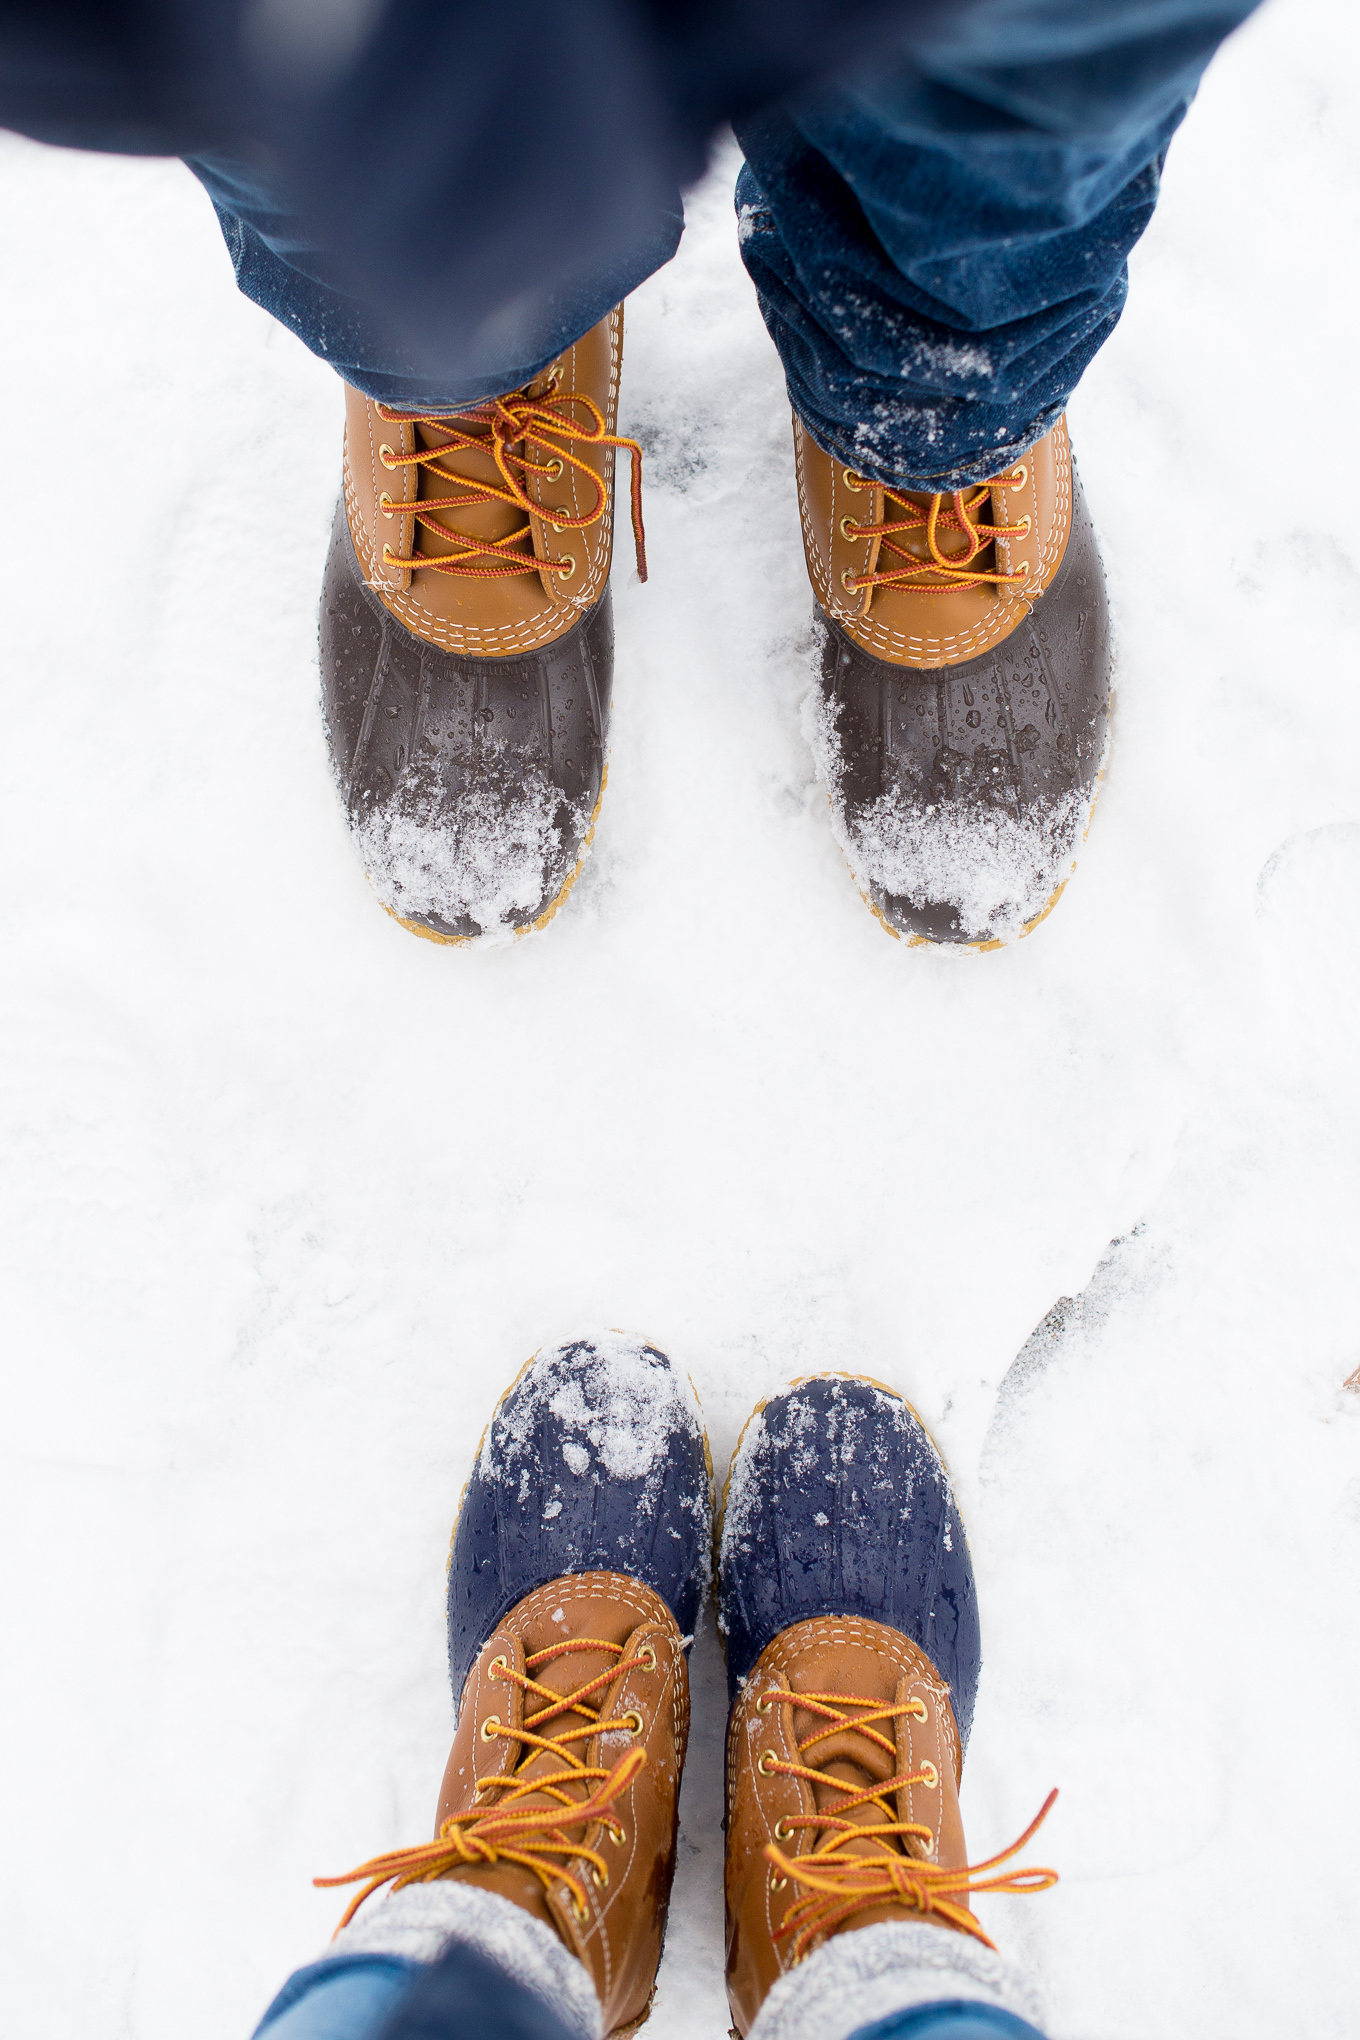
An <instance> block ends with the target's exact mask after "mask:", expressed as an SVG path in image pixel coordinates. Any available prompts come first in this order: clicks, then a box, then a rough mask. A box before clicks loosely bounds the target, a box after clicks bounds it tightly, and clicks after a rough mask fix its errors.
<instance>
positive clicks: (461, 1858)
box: [312, 1636, 656, 1934]
mask: <svg viewBox="0 0 1360 2040" xmlns="http://www.w3.org/2000/svg"><path fill="white" fill-rule="evenodd" d="M626 1648H627V1646H625V1645H624V1644H621V1643H605V1642H601V1641H600V1639H599V1638H597V1637H589V1636H587V1637H576V1638H573V1639H572V1640H571V1641H570V1642H568V1643H558V1644H554V1645H552V1647H551V1648H550V1649H548V1650H540V1651H537V1652H535V1653H534V1655H533V1656H532V1657H527V1658H526V1659H525V1661H524V1670H523V1671H522V1672H520V1671H517V1670H516V1668H515V1667H514V1666H513V1665H512V1664H511V1663H510V1661H509V1660H508V1658H504V1657H498V1658H493V1660H492V1662H491V1666H490V1669H489V1672H488V1677H489V1678H492V1679H505V1680H507V1681H508V1682H509V1683H510V1684H511V1685H515V1686H518V1687H519V1688H520V1689H521V1691H522V1692H523V1694H524V1704H525V1707H526V1709H527V1707H528V1704H529V1697H530V1695H531V1694H532V1695H534V1696H536V1697H537V1698H539V1699H542V1700H543V1701H545V1702H546V1703H547V1704H546V1705H545V1706H543V1707H541V1708H540V1709H539V1710H538V1712H537V1713H536V1714H532V1715H530V1714H528V1713H526V1715H525V1718H524V1723H523V1726H522V1727H520V1728H511V1727H510V1725H509V1724H508V1723H506V1722H502V1721H501V1720H500V1718H499V1717H498V1716H497V1715H494V1714H491V1715H488V1716H487V1718H486V1720H485V1721H484V1722H483V1723H482V1726H481V1731H480V1733H481V1736H482V1739H483V1741H484V1742H509V1743H514V1744H516V1745H517V1746H518V1749H519V1755H518V1756H517V1757H516V1759H515V1761H514V1763H513V1764H512V1765H511V1766H510V1768H509V1769H508V1770H507V1771H506V1772H505V1773H503V1774H502V1775H499V1776H496V1777H491V1778H483V1779H482V1781H481V1784H480V1785H479V1786H478V1788H477V1790H476V1792H475V1793H474V1795H473V1797H474V1799H480V1798H481V1797H482V1796H483V1795H484V1794H485V1793H487V1792H489V1791H490V1790H491V1789H492V1788H493V1787H497V1786H498V1787H500V1788H501V1789H502V1791H503V1793H504V1797H503V1798H501V1799H499V1800H498V1801H497V1803H496V1804H495V1805H494V1806H492V1807H487V1808H483V1809H481V1810H479V1809H478V1808H477V1807H475V1806H473V1807H470V1808H469V1809H468V1811H467V1812H465V1813H454V1814H450V1816H449V1818H448V1819H447V1820H446V1821H445V1822H444V1823H443V1825H442V1826H441V1828H440V1830H439V1833H438V1835H437V1836H436V1837H435V1839H434V1841H432V1842H422V1843H418V1844H417V1845H416V1846H415V1847H413V1848H409V1849H391V1850H389V1851H388V1852H387V1853H386V1854H385V1855H382V1856H373V1857H371V1858H370V1860H369V1861H368V1862H367V1863H360V1864H359V1866H358V1868H357V1869H354V1870H347V1871H346V1872H345V1873H344V1875H343V1876H341V1877H314V1878H313V1879H312V1882H313V1883H314V1884H316V1885H318V1886H320V1887H322V1888H328V1887H330V1886H334V1885H342V1884H356V1883H358V1882H359V1881H360V1880H361V1879H363V1880H366V1881H365V1882H364V1888H363V1890H362V1891H361V1892H359V1894H358V1895H357V1897H355V1898H354V1899H352V1900H351V1902H350V1904H349V1906H348V1908H347V1909H346V1912H345V1916H344V1918H343V1919H342V1920H341V1922H340V1926H339V1927H337V1928H336V1930H335V1931H336V1933H337V1934H338V1933H339V1932H340V1930H341V1928H342V1927H347V1926H348V1925H349V1923H350V1921H351V1920H352V1919H353V1918H354V1915H355V1913H356V1912H357V1911H358V1910H359V1907H360V1906H361V1905H362V1904H363V1902H364V1900H365V1899H366V1898H370V1897H371V1896H372V1894H373V1893H374V1892H375V1891H377V1890H378V1889H379V1887H380V1886H381V1885H384V1884H388V1883H390V1884H391V1886H392V1889H393V1890H394V1891H400V1890H401V1888H402V1886H403V1885H405V1884H425V1883H429V1882H430V1881H431V1880H432V1879H434V1878H438V1877H446V1876H447V1875H448V1874H449V1872H450V1871H452V1870H457V1869H459V1868H461V1867H462V1866H464V1865H468V1864H492V1863H501V1862H504V1863H518V1864H519V1865H520V1866H521V1867H522V1868H523V1869H525V1870H530V1871H532V1872H533V1874H534V1876H535V1877H537V1878H538V1880H539V1883H540V1884H541V1885H542V1886H543V1889H544V1891H545V1892H547V1891H548V1890H550V1888H551V1887H552V1885H553V1884H554V1883H556V1882H560V1883H563V1884H565V1885H566V1886H567V1889H568V1891H569V1892H570V1894H571V1902H572V1906H573V1908H574V1910H575V1912H576V1916H577V1918H578V1919H584V1918H585V1916H586V1891H585V1886H584V1885H583V1884H582V1883H581V1880H580V1878H579V1877H577V1876H576V1875H575V1874H574V1873H573V1872H572V1870H570V1869H569V1868H568V1864H569V1863H570V1862H571V1861H572V1860H573V1859H574V1858H582V1859H584V1861H585V1862H586V1863H588V1864H589V1866H590V1875H591V1877H592V1879H593V1881H594V1883H595V1884H596V1886H597V1887H598V1888H599V1889H600V1890H604V1889H605V1887H606V1886H607V1885H608V1883H609V1865H608V1864H607V1863H606V1862H605V1859H604V1857H603V1856H602V1855H600V1853H599V1851H598V1850H595V1849H586V1848H583V1847H582V1846H581V1843H580V1842H579V1841H573V1840H572V1839H571V1835H572V1832H573V1831H575V1832H577V1833H579V1832H580V1831H581V1830H582V1829H584V1828H586V1827H588V1826H589V1825H590V1823H591V1822H592V1821H597V1820H598V1821H603V1822H604V1824H605V1827H606V1830H607V1832H608V1833H609V1836H610V1839H611V1840H612V1841H614V1842H616V1843H619V1844H622V1843H623V1841H624V1840H625V1839H626V1838H625V1835H624V1831H623V1829H622V1827H621V1826H620V1825H619V1823H618V1821H617V1820H612V1819H611V1818H610V1817H609V1816H610V1808H611V1807H612V1806H613V1805H614V1802H615V1801H616V1800H617V1799H618V1798H619V1796H620V1794H621V1793H623V1792H625V1791H626V1790H627V1789H628V1787H629V1785H630V1784H631V1783H632V1781H633V1779H634V1778H635V1777H636V1776H637V1774H638V1772H639V1771H640V1770H642V1768H643V1766H644V1765H645V1764H646V1762H647V1755H646V1752H645V1751H644V1750H628V1751H626V1752H625V1754H624V1755H623V1756H622V1757H621V1758H620V1759H619V1761H618V1763H617V1764H615V1765H614V1767H613V1769H612V1770H605V1769H603V1768H602V1767H601V1766H599V1765H594V1764H587V1763H585V1762H584V1761H583V1759H582V1758H581V1757H580V1756H579V1755H578V1753H577V1752H576V1751H575V1750H574V1749H572V1747H571V1745H572V1744H573V1743H581V1742H589V1741H590V1740H591V1738H592V1737H593V1736H597V1735H602V1734H604V1733H605V1732H606V1731H607V1730H609V1729H627V1730H628V1731H629V1733H630V1734H632V1735H634V1736H637V1735H640V1734H641V1733H642V1731H643V1728H644V1726H645V1724H644V1722H643V1719H642V1716H641V1715H640V1714H638V1713H637V1712H636V1711H630V1712H629V1713H627V1714H624V1715H621V1716H619V1717H618V1718H617V1719H616V1718H614V1717H612V1716H611V1717H609V1718H607V1719H606V1718H602V1716H601V1713H600V1711H599V1710H598V1708H596V1707H593V1706H592V1705H591V1704H590V1703H591V1698H592V1696H593V1695H596V1694H598V1693H599V1692H600V1691H601V1689H602V1688H604V1687H606V1686H611V1685H613V1684H614V1682H615V1680H617V1679H619V1678H620V1677H622V1675H623V1674H624V1673H625V1672H627V1671H631V1670H632V1669H633V1667H634V1666H639V1667H641V1668H642V1669H644V1670H647V1671H652V1670H655V1667H656V1653H655V1651H654V1650H653V1649H652V1648H651V1646H650V1645H644V1646H643V1647H642V1649H641V1650H640V1651H639V1652H638V1653H637V1654H635V1655H630V1656H627V1657H625V1655H624V1654H625V1650H626ZM578 1651H593V1652H596V1653H601V1652H602V1653H604V1654H605V1655H606V1656H608V1657H611V1658H614V1659H616V1660H617V1659H623V1660H624V1661H623V1662H622V1663H617V1662H616V1663H614V1664H611V1665H607V1666H606V1667H605V1669H604V1671H602V1672H600V1673H599V1674H598V1675H597V1676H596V1677H595V1678H593V1679H587V1680H586V1681H585V1683H584V1684H583V1685H581V1686H578V1687H576V1688H575V1689H574V1691H572V1692H570V1693H567V1694H561V1693H558V1692H555V1691H554V1689H553V1688H552V1687H551V1686H545V1685H543V1684H542V1683H541V1682H540V1681H539V1680H538V1679H536V1678H535V1677H534V1676H533V1674H534V1673H535V1672H536V1671H541V1670H542V1669H543V1668H544V1667H545V1666H546V1665H548V1664H550V1663H551V1662H552V1661H553V1660H554V1659H556V1658H561V1657H567V1656H570V1655H571V1654H572V1653H573V1652H578ZM572 1716H579V1720H577V1721H573V1720H571V1719H570V1718H569V1717H572ZM554 1721H556V1722H560V1723H561V1726H560V1727H559V1728H558V1729H557V1731H556V1733H554V1734H546V1733H544V1731H545V1730H546V1729H547V1727H548V1725H549V1724H550V1723H552V1722H554ZM545 1754H546V1755H547V1756H548V1757H549V1758H550V1759H553V1760H555V1761H556V1762H557V1763H558V1764H560V1766H561V1768H560V1769H553V1768H552V1765H551V1763H550V1764H549V1766H548V1768H547V1769H545V1770H540V1771H537V1772H535V1773H533V1775H528V1776H526V1775H525V1774H526V1771H527V1770H528V1769H529V1767H530V1766H532V1765H533V1764H534V1763H536V1761H537V1759H538V1758H539V1757H540V1756H541V1755H545ZM583 1786H585V1787H587V1788H589V1787H593V1788H594V1789H593V1790H587V1791H586V1793H585V1795H584V1796H582V1792H581V1788H582V1787H583ZM531 1798H532V1799H536V1800H541V1799H547V1800H549V1801H550V1802H552V1803H550V1804H549V1805H546V1806H544V1805H533V1806H531V1805H528V1804H527V1803H526V1802H527V1801H528V1800H530V1799H531ZM562 1808H565V1809H567V1812H568V1814H569V1816H570V1817H569V1818H564V1817H563V1814H562V1812H561V1811H560V1809H562Z"/></svg>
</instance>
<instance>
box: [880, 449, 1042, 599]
mask: <svg viewBox="0 0 1360 2040" xmlns="http://www.w3.org/2000/svg"><path fill="white" fill-rule="evenodd" d="M844 478H845V482H846V486H847V487H848V488H851V489H872V488H873V487H874V486H875V484H874V483H873V482H869V481H865V479H864V478H863V476H862V475H855V474H852V473H851V472H850V470H849V468H847V469H846V470H845V477H844ZM1025 479H1026V470H1025V469H1024V468H1023V467H1018V468H1013V469H1011V470H1010V471H1009V472H1008V473H1007V474H1005V475H994V476H993V477H992V479H991V480H990V481H987V482H979V483H978V484H977V486H976V487H975V488H969V489H958V490H956V491H955V492H954V494H953V495H951V496H949V497H948V498H946V497H945V496H944V495H938V496H929V497H927V498H925V500H924V501H917V500H916V499H915V498H914V497H912V496H910V495H908V494H907V492H906V491H905V490H903V489H890V488H888V487H886V486H884V489H883V500H884V509H885V511H886V510H887V509H888V507H889V506H890V505H891V506H892V508H893V509H894V510H898V511H900V512H901V513H902V514H901V515H900V516H898V517H893V516H888V515H885V517H884V520H883V522H882V523H881V524H859V523H857V522H856V520H855V519H854V518H853V517H843V518H842V519H841V534H842V536H843V537H845V538H848V539H852V540H853V539H857V538H876V539H878V540H879V541H880V544H879V549H878V565H877V566H876V567H875V569H874V571H873V572H872V573H865V574H852V573H850V572H849V571H848V570H847V572H846V573H845V574H844V575H842V577H841V578H842V582H843V584H844V586H845V587H846V588H847V589H848V590H849V591H850V592H851V593H854V594H858V593H860V592H861V591H862V590H863V589H865V588H908V589H910V590H911V591H912V593H913V594H917V595H943V594H946V593H948V592H951V591H954V592H956V591H958V590H959V589H962V588H982V587H992V588H1016V587H1019V586H1020V585H1021V583H1022V582H1023V581H1024V580H1025V579H1026V577H1027V576H1028V574H1029V561H1028V560H1022V561H1021V563H1020V565H1019V566H1018V567H1017V568H1016V569H1015V571H1014V572H1013V573H1009V574H1003V573H1001V572H1000V571H999V569H997V568H996V567H995V566H993V567H992V568H991V569H990V570H989V569H986V568H984V567H983V565H982V556H983V554H984V553H985V552H986V550H987V547H988V546H989V545H991V544H993V542H994V541H995V540H996V539H998V538H1028V536H1029V534H1030V530H1031V521H1030V519H1029V517H1028V516H1025V517H1022V518H1021V520H1020V522H1019V523H1018V524H984V523H983V522H982V512H983V508H984V506H985V505H986V504H987V503H988V501H989V500H990V495H991V491H992V489H994V488H1000V487H1002V486H1005V487H1008V488H1015V489H1018V488H1020V487H1022V486H1023V484H1024V482H1025ZM946 501H948V503H949V505H950V507H949V508H948V509H946V508H945V507H944V506H945V503H946ZM946 532H949V533H955V534H957V535H958V536H960V537H961V538H962V539H963V545H962V547H961V548H959V549H958V550H957V551H951V552H946V551H945V550H944V548H943V546H942V545H941V544H940V538H941V535H942V534H943V533H946ZM922 533H924V535H925V541H926V550H927V552H928V554H929V557H928V558H926V559H922V557H921V556H920V554H919V553H914V552H912V551H911V549H910V547H909V546H907V545H904V544H903V543H901V541H902V540H903V539H905V538H907V537H910V536H913V535H915V536H919V535H921V534H922ZM884 553H888V554H890V555H891V561H890V563H889V564H888V565H887V566H884V564H883V555H884Z"/></svg>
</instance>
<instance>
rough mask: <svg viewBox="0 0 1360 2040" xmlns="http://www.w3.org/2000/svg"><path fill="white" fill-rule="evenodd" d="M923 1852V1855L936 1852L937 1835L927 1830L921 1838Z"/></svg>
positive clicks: (930, 1854)
mask: <svg viewBox="0 0 1360 2040" xmlns="http://www.w3.org/2000/svg"><path fill="white" fill-rule="evenodd" d="M921 1854H922V1855H923V1856H933V1855H934V1854H935V1837H934V1835H933V1834H931V1833H930V1832H927V1833H926V1834H925V1835H924V1836H923V1837H922V1838H921Z"/></svg>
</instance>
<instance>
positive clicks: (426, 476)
mask: <svg viewBox="0 0 1360 2040" xmlns="http://www.w3.org/2000/svg"><path fill="white" fill-rule="evenodd" d="M450 424H451V425H456V427H457V430H458V431H460V432H465V433H466V434H467V435H468V436H469V437H470V438H475V439H478V440H485V442H486V447H487V450H486V452H485V453H483V452H482V450H481V448H480V446H478V447H475V448H474V447H466V446H454V445H453V444H452V442H451V440H450V437H449V432H448V431H447V430H445V429H444V428H442V427H440V426H438V425H426V424H418V425H417V426H416V428H415V433H416V443H417V445H418V446H420V447H421V448H423V449H424V450H425V451H427V452H430V453H438V454H439V456H440V460H439V466H438V467H437V468H436V467H429V466H425V467H422V468H421V469H420V495H419V500H420V501H421V502H422V503H425V502H428V501H429V500H430V498H431V497H432V496H456V495H458V494H459V493H460V490H459V486H458V485H459V482H460V481H472V482H488V483H490V484H491V485H492V486H493V487H495V488H498V489H503V488H504V487H505V477H504V476H503V475H502V474H501V472H500V469H499V468H498V467H497V466H496V461H495V456H494V454H493V453H492V452H491V427H490V426H489V425H479V424H467V423H464V422H461V421H458V420H450ZM444 449H447V450H444ZM511 471H512V473H513V472H515V470H513V469H512V470H511ZM430 516H431V521H432V522H434V523H436V524H439V525H441V526H442V527H443V529H444V530H445V531H447V532H449V533H450V534H451V536H452V537H454V538H455V539H456V538H459V537H463V538H502V539H503V538H509V537H510V535H511V533H512V532H515V531H518V530H520V529H522V527H523V526H524V525H525V524H526V523H527V522H528V519H527V517H526V515H525V513H524V511H522V510H521V509H520V508H519V507H518V505H517V504H513V503H499V502H484V503H468V504H464V505H463V506H462V507H460V508H459V509H457V510H435V511H432V512H431V513H430ZM420 550H421V551H422V552H432V553H435V554H437V553H438V552H439V551H440V544H439V539H438V537H437V536H436V534H435V533H433V532H431V531H430V530H429V529H428V527H427V528H426V529H425V531H424V537H423V541H422V543H421V547H420ZM523 550H524V553H525V556H526V558H530V559H532V557H533V546H532V543H531V542H530V540H529V539H528V538H526V539H525V541H524V546H523Z"/></svg>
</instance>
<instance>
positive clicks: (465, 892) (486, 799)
mask: <svg viewBox="0 0 1360 2040" xmlns="http://www.w3.org/2000/svg"><path fill="white" fill-rule="evenodd" d="M588 822H589V817H588V816H587V815H586V814H584V813H576V812H574V811H573V810H572V809H571V808H570V807H569V806H568V805H567V803H566V802H565V801H564V799H563V797H562V794H561V792H560V790H559V789H558V788H557V787H556V786H555V785H554V784H553V782H552V780H551V778H550V777H549V775H548V773H547V772H546V771H545V770H544V768H543V767H542V766H541V765H539V764H537V763H535V762H532V761H530V762H526V761H525V759H524V757H523V755H522V754H520V753H513V752H510V751H508V750H507V749H505V748H500V749H497V750H488V751H484V752H483V753H481V754H480V756H479V757H478V758H477V759H476V760H475V761H473V763H472V765H471V766H470V767H469V768H467V771H466V778H465V781H464V784H463V786H462V787H461V789H460V790H459V791H458V793H457V794H456V795H455V796H454V798H453V799H452V800H450V799H449V797H448V795H447V793H446V791H445V790H444V788H443V786H442V784H441V781H440V778H439V772H438V766H437V763H436V762H435V761H434V760H433V759H424V758H421V757H417V758H415V759H414V760H413V761H412V763H411V766H410V769H409V770H408V771H407V772H406V773H405V775H404V776H403V778H402V780H401V782H400V784H399V785H398V786H397V788H396V790H395V791H394V792H393V794H392V795H391V796H390V798H389V799H388V800H386V801H384V802H383V803H382V805H381V806H379V807H375V808H373V809H371V810H370V811H368V812H366V813H361V814H360V815H359V816H358V817H357V818H356V821H355V827H354V836H355V841H356V844H357V847H358V850H359V854H360V856H361V858H362V859H363V863H364V868H365V870H366V871H367V873H368V877H369V882H370V884H371V885H372V887H373V889H374V891H375V892H376V893H377V895H378V897H379V899H380V900H381V901H382V902H383V904H384V906H387V907H390V908H391V909H392V911H393V912H394V913H396V914H399V915H402V916H404V917H406V918H414V917H418V916H427V915H436V916H438V918H439V919H440V920H443V921H446V922H458V921H460V920H463V919H465V918H466V919H468V920H471V921H473V922H475V923H476V925H477V926H478V928H480V929H481V930H482V931H483V933H484V934H487V935H495V934H498V933H508V932H510V931H512V930H513V929H515V928H517V927H522V926H523V925H524V923H525V922H526V921H531V920H532V919H533V918H534V917H535V916H536V915H537V914H539V913H540V912H541V911H542V910H543V908H544V907H545V906H546V905H547V904H548V902H549V901H550V900H551V899H552V898H553V896H554V895H555V894H556V893H557V892H558V891H559V890H560V888H561V886H562V885H563V883H564V882H565V880H566V877H567V875H568V872H569V870H570V867H571V865H572V863H573V862H574V861H575V857H576V854H577V848H578V846H579V844H580V841H581V839H582V837H583V836H584V834H585V830H586V828H587V826H588Z"/></svg>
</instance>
